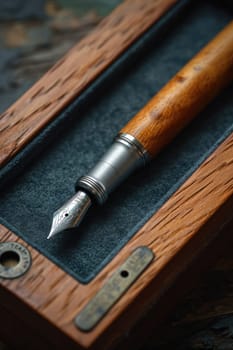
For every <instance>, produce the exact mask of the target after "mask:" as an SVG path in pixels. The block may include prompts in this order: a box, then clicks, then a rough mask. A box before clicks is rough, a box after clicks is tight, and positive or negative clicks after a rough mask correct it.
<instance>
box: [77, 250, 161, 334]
mask: <svg viewBox="0 0 233 350" xmlns="http://www.w3.org/2000/svg"><path fill="white" fill-rule="evenodd" d="M153 258H154V253H153V252H152V250H151V249H149V248H148V247H145V246H142V247H138V248H137V249H135V250H134V251H133V252H132V254H131V255H130V256H129V257H128V258H127V260H126V261H125V262H124V263H123V264H122V265H121V266H120V267H119V268H118V269H117V270H116V271H115V272H114V273H113V275H112V276H111V277H110V278H109V279H108V280H107V281H106V283H105V284H104V285H103V286H102V288H101V289H100V290H99V291H98V292H97V294H96V295H95V296H94V297H93V299H91V300H90V301H89V303H88V304H87V305H86V306H85V307H84V309H83V310H82V311H81V312H80V313H79V314H78V315H77V317H76V318H75V324H76V326H77V327H78V328H79V329H81V330H82V331H84V332H88V331H90V330H92V329H93V328H94V327H95V326H96V325H97V324H98V323H99V321H100V320H101V319H102V318H103V317H104V315H105V314H106V313H107V312H108V311H109V310H110V309H111V308H112V306H113V305H114V304H115V303H116V302H117V301H118V300H119V299H120V298H121V296H122V295H123V294H124V293H125V292H126V291H127V289H128V288H129V287H130V286H131V285H132V284H133V283H134V281H135V280H136V279H137V278H138V277H139V276H140V275H141V273H142V272H143V271H144V270H145V269H146V267H147V266H148V265H149V264H150V263H151V261H152V260H153Z"/></svg>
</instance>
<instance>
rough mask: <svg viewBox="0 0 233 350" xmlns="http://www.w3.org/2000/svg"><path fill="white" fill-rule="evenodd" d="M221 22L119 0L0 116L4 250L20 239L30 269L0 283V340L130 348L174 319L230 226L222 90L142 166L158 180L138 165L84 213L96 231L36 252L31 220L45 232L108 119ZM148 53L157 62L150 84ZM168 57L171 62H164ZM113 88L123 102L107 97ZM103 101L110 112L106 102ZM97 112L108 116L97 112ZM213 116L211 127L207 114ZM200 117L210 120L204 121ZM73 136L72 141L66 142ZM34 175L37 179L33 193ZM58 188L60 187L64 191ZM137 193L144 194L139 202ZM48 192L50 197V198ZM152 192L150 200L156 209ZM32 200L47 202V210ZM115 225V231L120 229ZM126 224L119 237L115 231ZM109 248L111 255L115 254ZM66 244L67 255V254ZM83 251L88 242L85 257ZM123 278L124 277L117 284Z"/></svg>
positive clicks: (105, 137) (183, 8) (229, 137)
mask: <svg viewBox="0 0 233 350" xmlns="http://www.w3.org/2000/svg"><path fill="white" fill-rule="evenodd" d="M209 9H212V10H211V11H210V13H209ZM219 14H220V15H219ZM230 16H231V15H230V12H229V10H228V8H225V7H224V6H223V5H220V4H217V3H216V4H213V3H212V2H207V4H201V2H195V4H194V2H190V1H175V0H163V1H159V0H158V1H154V0H147V1H143V0H136V1H125V2H123V3H122V5H120V6H119V7H118V8H116V9H115V10H114V11H113V12H112V14H110V15H109V16H108V17H107V18H106V19H104V20H103V21H102V23H101V24H100V25H99V27H98V28H97V29H96V30H95V31H94V32H93V33H91V34H90V35H89V36H87V37H86V38H85V39H84V40H82V41H81V42H80V43H79V44H77V46H75V47H74V48H73V49H72V50H71V51H70V52H69V53H68V54H67V55H66V56H65V57H64V58H63V59H62V60H60V61H59V62H58V63H57V64H56V65H55V66H54V67H53V68H52V69H51V70H50V71H49V72H48V73H47V74H46V75H45V76H43V77H42V78H41V79H40V80H39V81H38V82H37V83H36V84H35V85H34V86H33V87H32V88H30V89H29V90H28V92H27V93H26V94H24V95H23V96H22V97H21V98H20V99H19V100H18V101H17V102H16V103H15V104H14V105H12V106H11V107H10V108H9V109H8V110H7V111H6V112H5V113H4V114H3V115H2V116H1V121H0V123H1V124H0V127H1V139H0V145H1V148H0V161H1V165H2V170H1V185H2V195H1V200H2V205H1V217H2V219H1V223H2V225H1V226H0V232H1V243H3V242H19V243H21V244H22V245H23V246H25V247H26V248H27V249H28V250H29V252H30V254H31V258H32V264H31V266H30V268H29V269H28V270H27V272H26V273H25V274H23V275H22V276H20V277H18V278H15V279H10V278H1V279H0V295H1V298H0V310H1V315H2V319H4V325H2V327H1V330H0V335H1V336H2V337H3V338H4V339H6V340H7V341H8V342H9V343H10V344H13V345H18V346H24V347H25V346H30V345H32V344H33V347H34V348H35V349H41V348H43V349H51V347H53V348H56V349H113V348H116V347H117V346H121V347H123V346H125V348H129V347H130V344H132V343H131V342H134V344H136V343H137V345H138V344H139V343H140V342H139V339H140V340H143V339H145V338H146V337H147V335H148V334H150V333H151V332H153V329H154V328H155V327H157V326H158V325H159V324H160V323H161V322H162V321H163V320H164V318H165V317H166V315H168V314H169V312H171V310H172V307H174V305H176V303H177V302H178V300H179V299H180V298H181V297H182V295H183V293H184V292H185V291H186V290H187V289H188V287H189V285H190V280H192V279H194V276H195V275H198V274H200V271H204V269H205V268H206V266H207V265H208V263H209V262H211V261H213V259H214V258H215V257H216V256H217V252H218V250H219V249H218V248H222V247H224V248H225V247H226V246H227V245H228V244H229V242H230V240H231V235H230V233H231V230H232V228H231V225H232V224H231V221H232V218H233V214H232V204H233V196H232V193H233V176H232V174H233V161H232V160H233V134H232V114H231V113H230V112H231V111H232V108H233V107H232V101H231V99H230V93H231V91H232V90H231V88H229V89H228V90H227V91H225V92H223V94H222V95H221V96H220V97H219V98H218V99H216V101H214V102H213V104H212V105H211V106H210V108H209V107H208V108H207V109H206V110H205V111H204V112H203V114H202V115H201V116H200V117H198V119H197V120H196V121H195V122H194V124H192V125H191V126H190V129H189V131H187V132H188V134H185V133H182V134H181V135H180V136H179V137H178V138H177V139H176V140H175V141H174V143H173V144H172V145H171V148H169V147H168V148H167V149H166V150H165V151H164V152H163V154H162V155H161V156H160V157H159V158H158V159H157V161H156V160H155V161H154V162H153V163H154V164H155V163H156V166H157V164H158V170H157V174H154V169H156V166H155V165H152V166H150V167H149V168H148V169H147V170H145V169H144V170H143V171H141V172H140V173H139V174H138V175H135V180H133V182H132V183H131V180H130V182H126V184H125V185H124V186H125V187H123V190H122V192H119V194H118V197H117V195H116V196H115V197H114V195H113V199H112V200H111V201H112V202H111V203H110V205H109V209H108V208H107V207H103V208H102V209H97V208H95V209H94V210H95V214H93V215H94V216H93V217H92V216H90V217H89V218H87V221H88V220H89V221H95V222H96V223H94V224H93V223H91V224H89V223H86V224H85V223H84V224H83V225H82V228H81V229H80V230H81V231H77V232H75V233H73V236H71V235H69V236H67V237H60V238H59V239H58V240H57V242H56V243H54V245H55V248H54V247H51V248H50V246H49V244H50V243H47V242H46V241H45V242H44V243H42V245H41V242H42V239H41V237H39V234H38V233H37V232H41V231H43V233H44V237H45V238H46V233H47V232H46V230H45V228H46V224H45V226H43V225H42V224H41V222H43V223H44V222H47V224H48V225H49V222H48V218H49V217H50V215H51V213H52V212H53V210H54V209H55V208H52V207H49V206H50V203H51V202H52V203H53V205H54V206H56V205H57V206H59V205H60V204H62V203H61V199H62V198H64V199H65V198H66V197H69V193H68V192H69V191H70V190H72V189H70V186H71V185H70V184H72V183H74V180H75V172H76V171H77V173H78V169H79V170H80V169H81V170H82V167H83V163H84V161H85V162H87V165H89V163H90V164H91V162H94V161H95V160H96V159H97V156H99V154H100V153H101V152H102V149H104V148H106V147H107V145H108V144H109V143H110V142H111V138H112V136H113V135H114V133H115V132H116V131H117V130H118V129H120V127H121V126H122V125H120V119H119V120H118V119H117V114H122V113H124V114H126V117H125V118H128V119H129V118H130V116H133V115H134V114H135V112H136V111H137V110H138V109H139V108H140V107H142V106H143V104H145V103H146V101H147V100H148V98H149V96H150V95H152V90H151V86H153V85H154V91H153V94H154V93H155V92H156V90H158V89H159V88H160V87H161V85H162V84H163V83H165V81H163V80H166V79H167V77H166V74H168V76H169V75H171V76H172V75H173V74H174V73H175V72H174V71H173V70H174V69H178V68H179V67H181V66H182V65H183V64H184V63H185V62H186V61H187V59H188V58H191V57H192V55H193V54H194V52H193V50H194V51H195V50H196V47H199V46H200V47H201V46H203V43H205V42H206V40H207V37H208V38H209V39H211V36H213V33H215V32H216V31H217V30H218V29H219V30H220V29H221V28H222V26H223V25H224V24H225V23H227V21H228V20H230ZM192 18H194V19H193V22H192ZM201 23H203V24H202V25H201ZM192 26H193V27H192ZM195 26H196V27H195ZM190 27H192V30H193V31H195V29H199V28H200V32H197V31H196V37H195V39H193V38H192V37H190V33H191V32H189V31H188V30H187V31H186V29H187V28H190ZM204 28H208V29H210V33H208V30H206V32H207V33H205V35H204ZM212 32H213V33H212ZM199 38H201V39H200V42H199V41H198V40H199ZM191 39H192V40H193V42H192V40H191ZM182 40H183V41H182ZM195 40H196V42H195ZM187 43H189V45H187ZM169 45H170V46H169ZM182 45H183V46H182ZM167 46H168V47H170V48H169V50H170V51H169V52H170V53H169V55H170V56H169V55H168V54H167V51H166V50H167V48H166V47H167ZM175 48H176V49H175ZM153 52H155V56H153V57H154V58H153V59H154V62H155V63H156V64H157V62H158V66H156V65H155V73H154V74H155V75H154V76H151V78H150V74H149V73H148V70H149V72H151V69H152V68H153V66H152V63H153V62H152V61H150V59H151V56H152V53H153ZM159 60H160V62H159ZM173 61H174V62H176V64H177V66H176V67H173V66H172V63H171V62H173ZM170 65H171V66H172V68H171V67H170ZM141 67H142V68H141ZM161 67H162V68H161ZM169 67H170V68H169ZM160 69H161V70H162V71H160ZM169 69H170V70H169ZM144 71H145V72H147V73H146V74H147V75H146V79H145V81H143V78H142V76H143V74H144V73H143V72H144ZM140 72H141V73H140ZM166 72H167V73H166ZM135 74H136V75H135ZM137 74H138V75H137ZM140 74H141V75H140ZM128 77H129V80H127V79H128ZM147 83H148V84H147ZM128 84H129V86H128ZM121 88H122V89H123V90H122V91H123V92H122V95H118V91H120V90H121ZM109 91H110V92H109ZM112 91H113V93H114V94H115V95H112ZM135 91H136V92H135ZM127 92H129V95H127ZM131 94H132V95H131ZM123 95H124V96H126V97H124V99H123V98H122V96H123ZM132 96H133V98H131V97H132ZM127 98H128V100H127ZM101 101H102V102H101ZM106 101H110V103H109V104H107V105H106ZM111 101H113V102H111ZM101 103H102V104H101ZM111 103H112V104H111ZM96 106H97V107H96ZM128 106H129V107H128ZM225 106H226V107H225ZM126 107H127V108H126ZM88 108H89V109H88ZM106 108H107V109H108V110H107V112H108V114H109V119H106V116H105V114H104V113H106V111H105V109H106ZM226 108H227V109H226ZM95 109H96V111H97V112H96V111H95ZM214 111H216V113H215V114H216V119H214V118H215V117H213V119H210V116H211V115H212V113H214ZM87 112H88V113H87ZM96 113H97V114H96ZM101 113H102V114H103V116H102V124H101V125H102V126H100V128H102V131H101V132H102V135H101V140H98V141H96V140H97V138H98V136H97V138H96V136H95V137H94V136H93V135H94V134H92V133H90V134H88V132H87V131H88V130H95V129H96V128H97V122H98V121H99V120H100V122H101ZM87 114H88V115H89V117H88V116H87ZM94 114H95V119H92V117H93V115H94ZM115 116H116V118H115ZM204 116H208V118H209V119H208V118H207V120H206V121H205V122H204V121H203V117H204ZM220 116H222V117H221V123H219V120H220V119H219V118H220ZM93 118H94V117H93ZM119 118H120V117H119ZM121 122H122V121H121ZM86 123H87V124H86ZM208 123H209V124H208ZM75 125H76V126H75ZM105 126H106V130H103V127H105ZM73 128H77V133H78V132H79V134H77V133H76V131H72V129H73ZM209 128H210V129H209ZM202 129H204V130H202ZM75 130H76V129H75ZM200 130H202V131H200ZM216 130H217V131H216ZM185 132H186V131H185ZM199 133H201V136H199ZM215 134H216V135H215ZM67 135H68V136H67ZM73 135H75V137H77V139H78V140H79V144H78V145H77V147H75V144H76V139H72V137H73ZM77 135H78V136H77ZM191 135H192V137H193V139H192V138H191V139H190V137H191ZM71 136H72V137H71ZM214 136H216V137H214ZM199 139H200V140H202V141H200V149H198V148H199V143H198V140H199ZM85 140H86V141H85ZM203 140H204V141H203ZM203 142H204V143H203ZM85 143H86V145H85ZM72 147H73V148H72ZM82 147H83V149H85V150H88V149H91V148H93V150H94V149H95V148H97V151H96V150H95V151H93V152H94V153H95V152H96V153H95V155H94V158H93V159H90V157H91V155H90V154H92V153H93V152H92V151H90V153H88V151H87V153H86V151H83V149H82ZM85 147H86V148H85ZM201 147H203V148H201ZM54 149H55V151H54V153H53V150H54ZM57 149H58V151H57ZM197 149H198V150H197ZM197 151H198V152H199V153H198V152H197ZM51 152H52V153H51ZM57 152H58V153H57ZM84 153H85V154H84ZM197 153H198V155H197ZM60 157H62V158H60ZM69 157H70V158H69ZM82 157H83V158H82ZM195 157H196V158H195ZM194 158H195V159H194ZM75 159H77V161H76V160H75ZM80 159H81V160H80ZM82 159H83V160H82ZM54 161H55V163H53V162H54ZM178 161H179V162H178ZM176 162H178V163H176ZM38 164H39V165H38ZM54 164H55V165H56V166H57V169H58V170H57V172H58V174H57V177H56V176H54V174H55V175H56V171H54ZM59 164H60V165H59ZM175 164H177V167H176V166H175ZM87 165H86V163H85V165H84V168H85V166H87ZM76 167H77V168H76ZM153 167H154V168H153ZM182 167H184V169H185V171H184V173H182V172H180V173H179V169H178V168H180V169H181V168H182ZM71 169H72V170H71ZM167 169H169V170H167ZM50 171H51V173H50ZM52 171H53V173H52ZM60 172H61V173H60ZM145 172H147V173H146V174H147V175H145ZM44 173H46V174H47V175H46V176H45V179H46V181H45V183H44V185H42V184H41V181H42V180H41V179H42V178H43V174H44ZM177 173H179V176H178V177H177V178H176V174H177ZM28 174H29V175H28ZM166 176H167V179H168V180H166V181H165V180H164V177H166ZM171 177H172V180H171ZM174 179H175V180H174ZM64 180H65V181H64ZM56 181H57V183H56ZM59 181H60V183H59ZM153 181H155V182H158V183H159V184H160V185H159V187H158V188H157V190H154V187H153V189H152V187H151V188H150V186H152V185H153V184H154V182H153ZM159 181H160V182H159ZM169 181H170V182H169ZM174 181H175V182H174ZM62 182H63V183H65V184H63V185H62V186H64V187H62V188H61V184H62ZM141 182H144V185H142V183H141ZM167 182H169V187H166V183H167ZM53 184H54V186H55V187H54V188H53V187H52V186H53ZM139 184H140V186H139ZM146 184H147V185H148V189H147V191H148V192H145V193H144V192H143V193H144V194H140V193H141V192H140V191H143V190H144V189H143V188H144V187H145V186H146ZM43 186H45V187H43ZM153 186H154V185H153ZM163 186H164V187H163ZM141 187H142V188H141ZM59 188H60V189H61V193H59V194H54V191H55V189H59ZM66 189H67V193H64V192H63V191H65V190H66ZM45 191H46V193H45ZM145 191H146V190H145ZM156 191H157V192H156ZM131 192H138V194H137V195H138V196H139V197H135V199H134V200H132V201H131V196H133V194H132V193H131ZM146 193H148V194H149V196H148V197H147V195H146ZM157 193H159V194H160V196H161V198H159V199H157V198H156V201H153V198H154V197H155V196H157ZM56 195H57V197H56ZM21 197H22V199H23V202H21V199H20V198H21ZM38 197H40V198H38ZM143 197H144V201H142V200H141V199H142V198H143ZM35 198H38V202H37V201H36V200H34V199H35ZM46 198H47V202H46V203H45V200H44V199H46ZM51 198H52V199H51ZM137 198H140V200H138V201H137ZM151 198H152V199H151ZM27 200H28V202H27ZM115 200H116V201H117V205H118V207H119V208H120V209H121V208H126V210H125V211H124V210H123V212H122V211H120V213H121V215H122V217H120V216H117V215H118V207H117V206H116V205H115V204H114V203H113V202H114V201H115ZM135 201H136V203H137V209H136V206H135ZM38 203H44V204H43V205H44V207H43V208H44V209H43V210H47V212H46V215H45V212H44V211H43V210H42V209H41V208H40V207H38V205H39V204H38ZM146 205H147V206H146ZM138 208H139V209H138ZM148 208H149V213H148ZM120 209H119V210H120ZM137 210H139V211H137ZM34 213H36V217H34V216H33V215H34ZM135 213H136V214H135ZM99 216H102V218H99ZM136 216H138V217H136ZM37 219H38V220H37ZM142 219H143V220H142ZM41 220H42V221H41ZM101 220H102V221H101ZM111 220H113V221H111ZM114 220H115V221H114ZM117 221H118V224H117V228H116V222H117ZM124 221H126V222H127V223H126V224H124V225H126V226H124V225H122V226H121V225H120V222H124ZM131 221H132V223H130V222H131ZM111 222H113V223H114V225H115V226H114V230H115V231H114V230H113V231H114V232H115V233H114V237H113V236H111V232H109V228H110V227H111ZM41 225H42V226H43V227H42V226H41ZM95 225H96V226H95ZM104 225H107V226H104ZM112 225H113V224H112ZM118 225H119V226H118ZM127 225H128V226H127ZM130 225H133V227H134V231H132V230H131V228H132V226H130ZM125 227H127V230H129V231H130V232H129V233H128V231H127V232H124V229H125ZM95 228H96V231H97V230H99V231H100V232H101V231H103V232H104V235H103V237H104V238H105V239H104V240H102V236H101V240H102V242H101V241H100V239H99V241H98V237H97V235H96V236H95V235H94V233H93V232H94V231H95ZM107 229H108V231H107ZM118 230H119V231H121V232H119V236H118V234H117V231H118ZM105 231H106V232H105ZM74 234H75V238H74ZM102 234H103V233H102ZM37 235H38V236H37ZM112 235H113V234H112ZM93 237H94V238H93ZM89 241H90V242H91V243H89ZM82 242H84V243H82ZM86 242H87V243H86ZM109 242H110V243H109ZM115 242H117V243H116V244H117V249H114V247H113V246H114V245H115ZM101 243H102V244H103V250H104V249H105V244H106V246H107V245H108V244H111V246H110V248H109V250H108V251H107V253H106V256H104V257H103V256H102V255H101V254H100V255H98V259H99V260H101V259H100V258H102V260H103V261H99V260H98V267H97V268H96V269H95V266H94V265H95V260H94V258H93V263H92V265H90V266H92V269H91V268H90V269H89V270H88V272H87V271H85V266H86V265H85V264H87V263H90V262H89V260H91V259H92V255H93V256H94V255H96V254H98V249H97V245H98V247H99V246H100V245H101ZM46 245H47V246H48V250H46V249H47V248H46ZM95 245H96V247H95ZM76 246H77V249H79V250H78V251H76V250H73V249H74V247H75V249H76ZM142 246H143V247H144V246H146V247H148V248H149V249H151V251H153V253H154V259H153V261H152V262H151V263H150V264H149V265H148V266H147V267H146V269H145V270H144V271H143V272H142V274H141V275H140V276H139V277H138V278H137V279H136V281H134V283H133V284H132V285H131V286H130V288H129V289H128V290H127V291H126V292H125V293H124V294H123V295H122V296H121V298H120V299H119V300H118V301H117V302H116V303H115V304H114V305H113V307H112V308H111V309H110V310H109V311H108V312H107V314H106V315H105V316H104V317H103V318H102V319H101V320H100V321H99V322H98V324H97V325H96V326H95V327H94V328H92V329H91V330H90V331H82V330H80V329H79V328H78V327H77V326H76V324H75V321H74V320H75V318H76V316H77V315H78V314H80V312H81V310H83V308H84V306H85V305H86V304H87V303H88V302H89V301H90V300H92V298H93V297H94V296H95V295H96V293H97V292H98V291H99V290H100V289H101V288H102V286H103V285H105V283H106V281H108V280H109V278H110V276H112V274H113V273H114V272H115V271H116V270H117V269H119V267H120V266H121V265H122V264H123V263H124V261H125V260H126V259H127V258H128V257H129V256H131V254H132V252H133V251H135V249H136V248H138V247H142ZM12 247H13V246H12ZM86 247H91V249H90V251H89V250H88V249H87V248H86ZM63 249H64V250H63ZM95 249H96V250H97V253H96V252H94V250H95ZM69 254H70V256H69ZM79 254H80V255H79ZM50 257H51V258H50ZM79 257H80V260H82V261H81V262H80V264H81V263H83V265H82V266H83V269H84V270H82V268H80V271H81V272H80V271H77V267H75V266H73V265H74V263H77V260H74V259H78V258H79ZM85 259H86V260H85ZM66 261H67V265H66ZM80 266H81V265H80ZM88 266H89V265H88ZM82 271H84V272H82ZM126 272H127V271H126ZM78 273H79V274H80V276H81V278H80V280H81V282H80V280H79V281H78V278H77V275H78ZM190 277H191V278H190ZM124 278H127V276H123V275H122V279H124ZM135 342H136V343H135ZM134 347H136V345H134Z"/></svg>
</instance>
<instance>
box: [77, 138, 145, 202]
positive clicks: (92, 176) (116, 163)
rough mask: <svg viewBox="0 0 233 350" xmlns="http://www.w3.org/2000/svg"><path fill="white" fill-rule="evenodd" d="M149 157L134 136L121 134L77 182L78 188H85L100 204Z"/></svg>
mask: <svg viewBox="0 0 233 350" xmlns="http://www.w3.org/2000/svg"><path fill="white" fill-rule="evenodd" d="M148 159H149V155H148V153H147V151H145V149H144V148H143V146H142V145H141V144H140V143H139V142H138V140H136V139H135V138H134V137H133V136H131V135H129V134H120V135H118V136H117V137H116V139H115V142H114V143H113V144H112V146H111V147H110V149H109V150H108V151H107V153H105V155H104V156H103V157H102V158H101V159H100V161H99V162H98V163H97V165H96V166H95V167H94V168H93V169H92V170H91V171H90V172H89V173H88V174H87V175H86V176H82V177H81V178H80V179H79V181H78V182H77V185H76V189H77V190H78V189H84V190H86V191H87V192H88V193H90V194H91V195H92V196H93V197H94V198H95V199H96V200H97V202H99V203H100V204H102V203H104V202H105V201H106V199H107V197H108V194H109V193H110V192H111V191H112V190H113V189H114V188H115V187H116V186H118V185H119V184H120V183H121V182H122V181H123V180H124V179H125V178H126V177H127V176H128V175H129V174H130V173H132V172H133V171H134V170H135V169H136V168H138V167H139V166H141V165H144V164H145V163H146V162H147V160H148Z"/></svg>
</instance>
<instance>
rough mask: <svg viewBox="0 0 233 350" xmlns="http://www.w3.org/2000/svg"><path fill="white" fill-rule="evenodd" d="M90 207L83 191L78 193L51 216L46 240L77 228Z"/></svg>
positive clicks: (88, 198)
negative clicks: (51, 219)
mask: <svg viewBox="0 0 233 350" xmlns="http://www.w3.org/2000/svg"><path fill="white" fill-rule="evenodd" d="M90 206H91V199H90V197H89V196H88V194H86V193H85V192H83V191H78V192H77V193H76V194H75V195H74V196H73V197H72V198H71V199H69V200H68V202H66V203H65V204H64V205H63V206H62V207H61V208H59V209H58V210H57V211H55V213H54V214H53V221H52V226H51V229H50V232H49V235H48V237H47V239H50V238H51V237H53V236H55V235H56V234H57V233H59V232H61V231H64V230H68V229H70V228H73V227H77V226H78V225H79V224H80V222H81V221H82V219H83V217H84V216H85V214H86V212H87V210H88V209H89V207H90Z"/></svg>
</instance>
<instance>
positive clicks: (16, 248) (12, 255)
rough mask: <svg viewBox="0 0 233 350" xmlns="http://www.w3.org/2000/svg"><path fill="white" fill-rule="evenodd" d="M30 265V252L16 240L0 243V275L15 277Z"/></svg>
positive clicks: (9, 277) (8, 277) (2, 276)
mask: <svg viewBox="0 0 233 350" xmlns="http://www.w3.org/2000/svg"><path fill="white" fill-rule="evenodd" d="M30 266H31V254H30V252H29V250H28V249H27V248H25V247H24V246H23V245H22V244H20V243H17V242H4V243H0V277H1V278H7V279H12V278H17V277H20V276H22V275H23V274H24V273H25V272H26V271H27V270H28V269H29V267H30Z"/></svg>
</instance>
